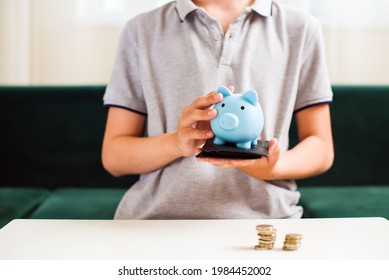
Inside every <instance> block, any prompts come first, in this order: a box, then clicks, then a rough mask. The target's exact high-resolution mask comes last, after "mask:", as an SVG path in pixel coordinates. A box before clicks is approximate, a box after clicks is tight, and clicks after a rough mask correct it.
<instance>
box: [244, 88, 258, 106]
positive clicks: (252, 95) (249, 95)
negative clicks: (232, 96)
mask: <svg viewBox="0 0 389 280" xmlns="http://www.w3.org/2000/svg"><path fill="white" fill-rule="evenodd" d="M242 98H244V99H246V100H247V101H248V102H250V103H251V104H253V105H257V103H258V93H257V92H256V91H255V90H248V91H246V92H245V93H244V94H243V95H242Z"/></svg>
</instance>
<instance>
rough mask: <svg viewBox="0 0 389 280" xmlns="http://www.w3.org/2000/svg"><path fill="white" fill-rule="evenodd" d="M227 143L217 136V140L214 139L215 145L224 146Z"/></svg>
mask: <svg viewBox="0 0 389 280" xmlns="http://www.w3.org/2000/svg"><path fill="white" fill-rule="evenodd" d="M225 143H226V141H224V140H222V139H220V138H219V137H217V136H215V139H213V144H215V145H224V144H225Z"/></svg>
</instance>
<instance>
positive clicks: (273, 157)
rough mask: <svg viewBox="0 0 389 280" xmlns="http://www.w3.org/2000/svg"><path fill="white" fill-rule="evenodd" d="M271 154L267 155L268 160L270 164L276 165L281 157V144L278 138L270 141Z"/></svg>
mask: <svg viewBox="0 0 389 280" xmlns="http://www.w3.org/2000/svg"><path fill="white" fill-rule="evenodd" d="M268 147H269V155H268V157H267V161H268V162H269V164H270V165H274V164H276V163H277V161H278V159H279V158H280V146H279V145H278V141H277V138H272V139H270V141H269V146H268Z"/></svg>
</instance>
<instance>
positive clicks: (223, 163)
mask: <svg viewBox="0 0 389 280" xmlns="http://www.w3.org/2000/svg"><path fill="white" fill-rule="evenodd" d="M198 152H201V149H198ZM279 157H280V148H279V146H278V142H277V139H275V138H273V139H271V140H270V141H269V155H268V156H267V157H262V158H260V159H250V160H246V159H245V160H239V159H222V158H197V161H199V162H209V163H211V164H213V165H215V166H219V167H224V168H242V170H243V171H245V170H247V171H249V170H248V169H251V170H252V171H254V170H255V172H259V173H263V176H261V177H263V178H264V179H268V178H269V177H272V176H271V174H272V173H273V168H274V166H275V165H276V163H277V161H278V159H279Z"/></svg>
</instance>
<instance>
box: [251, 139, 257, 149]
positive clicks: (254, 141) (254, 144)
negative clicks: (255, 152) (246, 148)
mask: <svg viewBox="0 0 389 280" xmlns="http://www.w3.org/2000/svg"><path fill="white" fill-rule="evenodd" d="M257 145H258V139H255V140H253V142H251V146H253V147H255V146H257Z"/></svg>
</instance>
